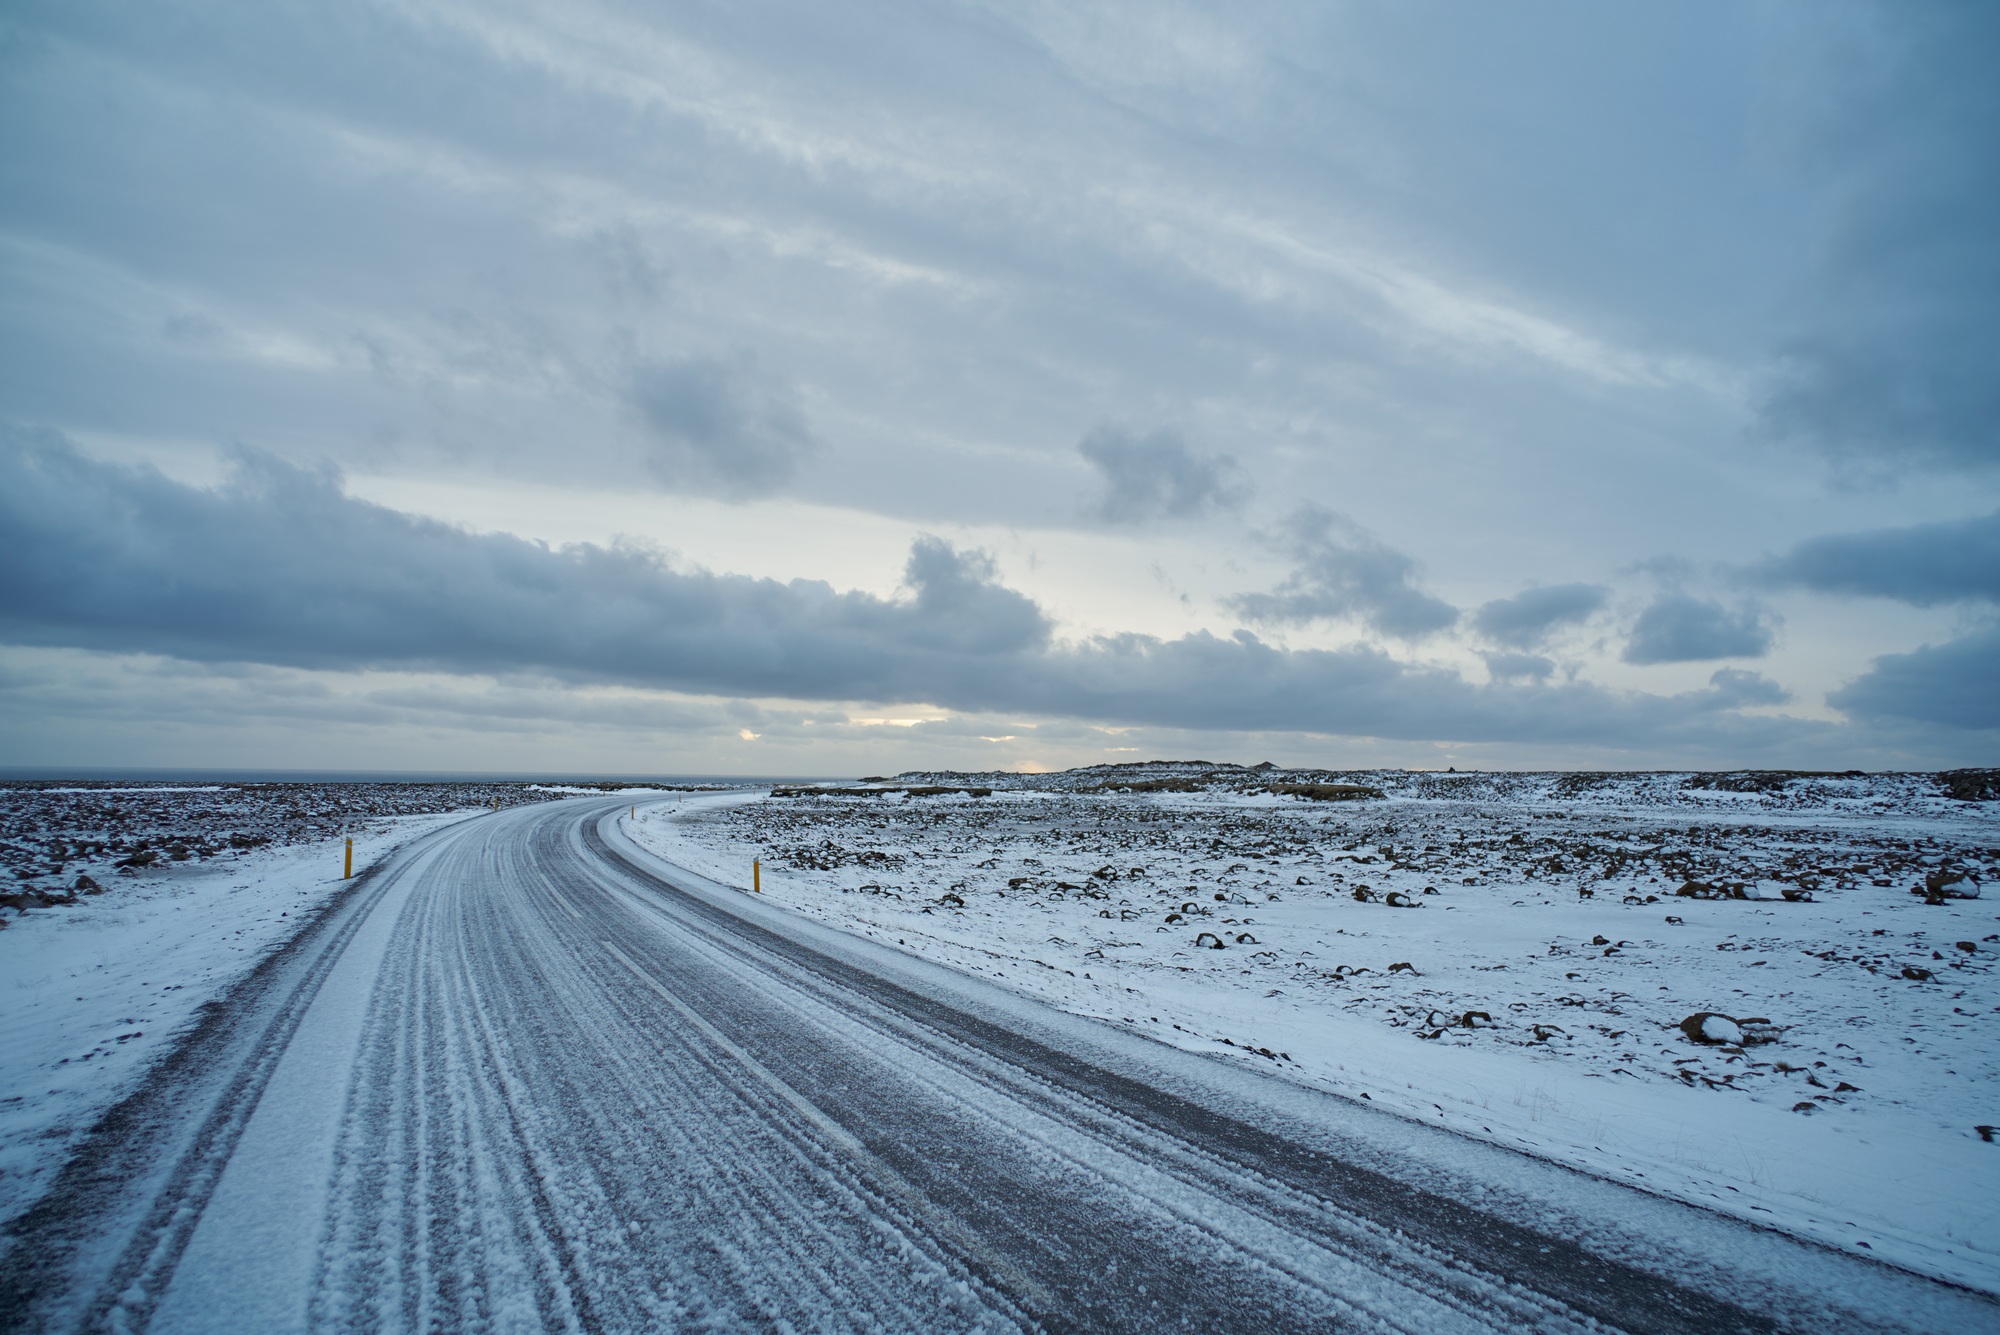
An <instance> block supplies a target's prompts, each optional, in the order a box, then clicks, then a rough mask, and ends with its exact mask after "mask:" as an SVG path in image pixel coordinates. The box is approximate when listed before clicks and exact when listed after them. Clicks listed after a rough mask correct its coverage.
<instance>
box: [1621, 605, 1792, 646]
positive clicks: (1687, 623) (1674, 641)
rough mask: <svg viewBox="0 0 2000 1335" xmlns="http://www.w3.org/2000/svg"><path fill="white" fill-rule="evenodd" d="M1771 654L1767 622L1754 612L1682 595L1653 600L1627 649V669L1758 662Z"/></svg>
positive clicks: (1640, 620) (1636, 624)
mask: <svg viewBox="0 0 2000 1335" xmlns="http://www.w3.org/2000/svg"><path fill="white" fill-rule="evenodd" d="M1770 648H1771V618H1770V616H1769V614H1767V613H1765V612H1762V611H1760V610H1759V609H1757V608H1754V607H1742V608H1738V609H1737V610H1736V611H1734V612H1732V611H1730V610H1729V609H1728V608H1726V607H1724V606H1723V605H1722V604H1721V603H1718V602H1712V601H1708V600H1706V599H1701V598H1695V597H1692V596H1690V595H1688V594H1684V593H1669V594H1663V595H1661V596H1660V597H1658V598H1656V599H1654V600H1653V603H1652V605H1651V606H1650V607H1648V608H1647V609H1646V610H1645V611H1643V612H1641V613H1640V614H1639V620H1638V621H1637V622H1636V623H1635V624H1634V625H1633V627H1632V637H1631V638H1630V639H1629V640H1627V641H1626V643H1625V654H1624V658H1625V661H1626V662H1628V663H1699V662H1703V661H1705V660H1708V659H1714V658H1761V657H1763V656H1764V654H1766V653H1768V652H1769V651H1770Z"/></svg>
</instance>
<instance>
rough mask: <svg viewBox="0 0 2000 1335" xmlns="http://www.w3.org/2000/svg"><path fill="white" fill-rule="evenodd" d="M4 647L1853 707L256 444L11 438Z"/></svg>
mask: <svg viewBox="0 0 2000 1335" xmlns="http://www.w3.org/2000/svg"><path fill="white" fill-rule="evenodd" d="M0 565H4V568H5V569H7V571H8V572H9V578H8V580H7V581H5V583H4V584H0V640H4V641H5V642H9V643H13V644H18V645H42V646H60V647H66V648H80V649H93V650H103V651H110V652H123V653H151V654H162V655H168V656H171V657H174V658H178V659H182V660H191V661H195V662H207V663H216V664H229V663H245V662H247V663H259V664H267V665H271V666H276V667H292V668H316V669H336V670H339V669H345V670H356V669H395V670H409V671H431V672H437V671H442V672H446V673H452V674H461V675H463V674H488V675H504V674H509V673H528V674H540V675H543V676H548V677H554V678H556V679H558V680H566V681H573V682H575V681H581V682H599V683H609V684H615V685H624V686H635V687H642V688H650V689H664V690H672V691H678V692H683V693H692V694H707V695H716V696H725V697H736V698H753V699H754V698H791V699H801V700H855V701H874V702H898V703H902V702H925V703H931V704H936V705H939V706H943V707H945V708H949V709H956V710H963V711H973V712H977V711H990V712H994V713H1002V714H1007V715H1010V716H1011V715H1027V716H1031V717H1042V718H1074V719H1088V720H1094V721H1098V722H1103V723H1109V724H1130V725H1154V726H1163V727H1172V728H1191V729H1208V730H1214V729H1236V730H1246V731H1256V730H1284V731H1304V732H1318V733H1329V734H1346V735H1354V736H1369V737H1384V738H1452V739H1461V740H1466V741H1505V740H1533V741H1543V742H1547V741H1557V742H1562V741H1567V742H1577V743H1584V744H1589V745H1593V746H1610V747H1627V746H1652V747H1658V746H1710V747H1713V746H1728V747H1730V748H1732V749H1733V752H1734V753H1735V754H1741V753H1742V751H1743V749H1745V748H1748V749H1751V750H1757V749H1760V748H1761V749H1768V748H1771V747H1775V746H1779V745H1783V744H1785V743H1786V742H1787V741H1788V740H1794V741H1795V740H1797V739H1800V738H1805V737H1811V736H1817V735H1819V734H1820V733H1823V732H1824V731H1825V727H1826V725H1816V724H1811V723H1807V722H1804V721H1801V720H1794V719H1751V718H1745V717H1742V716H1739V715H1736V714H1734V713H1733V712H1732V711H1733V710H1735V709H1736V708H1737V707H1738V705H1739V704H1740V703H1742V702H1743V692H1742V690H1741V689H1740V687H1739V686H1735V685H1731V684H1730V683H1727V682H1725V683H1720V684H1715V685H1712V686H1711V687H1710V688H1709V689H1707V690H1702V691H1693V692H1685V693H1682V694H1680V695H1674V696H1657V695H1643V694H1627V693H1619V692H1611V691H1606V690H1604V689H1602V688H1599V687H1595V686H1591V685H1589V684H1587V683H1577V682H1568V683H1564V684H1561V685H1556V686H1545V685H1540V684H1533V685H1507V684H1493V685H1487V686H1475V685H1473V684H1471V683H1469V682H1467V681H1466V680H1465V679H1464V678H1463V677H1461V676H1459V675H1458V674H1457V673H1455V672H1451V671H1448V670H1445V669H1441V668H1434V667H1422V666H1414V665H1411V664H1406V663H1402V662H1399V661H1397V660H1396V659H1394V658H1391V657H1390V656H1389V655H1387V654H1384V653H1382V652H1380V651H1378V650H1374V649H1367V648H1351V649H1343V650H1286V649H1281V648H1278V647H1275V646H1272V645H1270V644H1267V643H1265V642H1263V641H1261V640H1260V639H1258V638H1257V637H1256V636H1255V635H1253V634H1251V633H1250V632H1248V631H1238V632H1236V633H1235V634H1234V635H1231V636H1227V637H1219V636H1215V635H1212V634H1209V633H1207V632H1196V633H1193V634H1189V635H1183V636H1181V637H1180V638H1178V639H1173V640H1160V639H1156V638H1153V637H1150V636H1143V635H1117V636H1106V637H1098V638H1093V639H1089V640H1085V641H1082V642H1076V643H1066V642H1061V641H1058V640H1056V639H1055V638H1054V637H1053V635H1052V628H1051V626H1050V624H1049V622H1048V620H1047V618H1046V617H1045V616H1044V614H1043V613H1042V611H1041V610H1040V608H1039V607H1037V606H1036V605H1035V604H1034V603H1033V602H1032V601H1031V600H1030V599H1028V598H1026V597H1024V596H1023V595H1021V594H1020V593H1018V592H1016V591H1014V590H1011V589H1008V588H1006V587H1004V586H1003V585H1001V584H1000V583H999V582H998V579H997V572H996V571H995V569H994V567H993V564H992V562H991V560H990V559H989V558H987V557H985V556H984V555H983V554H980V553H976V552H961V551H957V550H955V549H953V548H952V547H950V546H949V545H948V544H946V543H944V542H941V541H939V540H937V539H935V538H919V539H918V540H917V541H916V543H915V544H914V545H913V546H912V549H911V553H910V558H909V562H908V565H907V566H906V568H905V572H904V574H905V583H906V587H907V588H908V590H909V591H910V594H909V596H907V597H900V598H893V599H887V598H880V597H876V596H874V595H872V594H867V593H861V592H852V591H850V592H844V593H843V592H838V591H836V590H834V589H833V588H832V587H830V586H829V585H827V584H825V583H823V582H820V581H817V580H792V581H789V582H780V581H777V580H771V579H752V578H748V577H745V576H738V575H718V574H713V573H710V572H708V571H703V570H682V569H676V568H674V567H672V566H670V565H668V564H667V563H666V562H665V561H663V560H662V559H661V558H660V557H659V556H658V555H656V554H654V553H651V552H648V551H640V550H633V549H628V548H621V547H611V548H606V547H598V546H594V545H591V544H578V545H575V546H569V547H562V548H550V547H546V546H544V545H541V544H539V543H532V542H526V541H523V540H521V539H519V538H514V537H510V536H508V535H505V534H476V533H470V532H466V531H464V530H462V529H458V528H454V527H451V526H450V525H446V524H441V523H437V522H435V521H431V520H426V519H421V518H417V517H413V516H410V515H405V514H400V513H398V512H396V511H392V510H388V509H385V508H383V507H381V506H377V505H372V504H369V503H366V502H363V501H359V500H355V499H353V498H351V497H348V496H346V495H344V494H343V493H342V492H341V490H340V486H339V483H338V479H337V478H336V477H335V476H334V475H333V474H331V473H329V472H311V471H307V470H301V469H298V468H295V467H292V466H290V465H287V464H284V463H281V462H279V461H277V460H274V459H271V458H269V457H268V456H258V455H247V454H246V455H242V456H239V457H238V459H237V461H236V464H235V469H234V472H233V474H232V476H231V477H230V479H229V480H228V481H227V482H226V483H225V484H224V485H222V486H220V487H216V488H212V489H204V488H196V487H189V486H184V485H181V484H179V483H176V482H173V481H171V480H169V479H167V478H165V477H163V476H162V475H160V474H159V473H157V472H154V471H152V470H149V469H133V468H124V467H119V466H114V465H109V464H103V463H98V462H95V461H92V460H89V459H86V458H84V457H82V456H81V455H79V454H77V453H76V452H75V451H74V450H73V449H71V448H70V447H69V446H68V445H67V444H66V443H65V442H63V441H62V440H61V439H60V438H57V437H53V436H51V435H48V434H34V433H22V432H13V433H9V434H7V435H6V436H5V437H4V438H0Z"/></svg>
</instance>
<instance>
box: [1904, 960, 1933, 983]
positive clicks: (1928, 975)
mask: <svg viewBox="0 0 2000 1335" xmlns="http://www.w3.org/2000/svg"><path fill="white" fill-rule="evenodd" d="M1903 977H1905V978H1907V979H1909V980H1910V981H1911V982H1913V983H1928V982H1930V981H1931V980H1932V979H1934V978H1936V977H1937V975H1936V974H1934V973H1932V972H1931V971H1930V970H1929V969H1919V968H1918V967H1917V966H1916V965H1914V964H1905V965H1904V966H1903Z"/></svg>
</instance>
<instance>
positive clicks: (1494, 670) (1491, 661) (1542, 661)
mask: <svg viewBox="0 0 2000 1335" xmlns="http://www.w3.org/2000/svg"><path fill="white" fill-rule="evenodd" d="M1480 656H1481V657H1482V658H1484V659H1485V660H1486V675H1487V676H1489V677H1491V678H1493V680H1495V681H1517V680H1522V679H1526V680H1529V681H1540V680H1542V679H1543V678H1544V677H1547V676H1549V675H1550V674H1551V673H1553V672H1554V671H1555V670H1556V665H1555V664H1554V663H1553V662H1551V661H1549V660H1548V659H1546V658H1543V657H1542V656H1541V655H1540V654H1515V653H1497V654H1493V653H1489V654H1482V655H1480Z"/></svg>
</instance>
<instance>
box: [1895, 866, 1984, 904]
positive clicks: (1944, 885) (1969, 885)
mask: <svg viewBox="0 0 2000 1335" xmlns="http://www.w3.org/2000/svg"><path fill="white" fill-rule="evenodd" d="M1910 893H1911V894H1913V895H1922V896H1923V897H1924V903H1926V904H1942V903H1944V902H1945V901H1946V900H1947V899H1977V898H1979V881H1978V878H1976V877H1974V876H1973V875H1972V874H1971V873H1970V872H1966V871H1959V870H1957V869H1955V868H1951V867H1940V868H1938V869H1937V870H1936V871H1934V872H1931V873H1930V874H1928V875H1927V876H1925V877H1924V883H1923V885H1921V886H1917V887H1913V888H1912V889H1911V890H1910Z"/></svg>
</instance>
